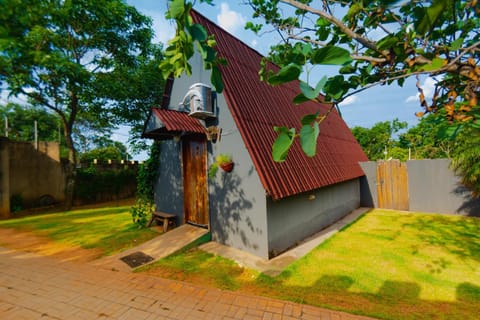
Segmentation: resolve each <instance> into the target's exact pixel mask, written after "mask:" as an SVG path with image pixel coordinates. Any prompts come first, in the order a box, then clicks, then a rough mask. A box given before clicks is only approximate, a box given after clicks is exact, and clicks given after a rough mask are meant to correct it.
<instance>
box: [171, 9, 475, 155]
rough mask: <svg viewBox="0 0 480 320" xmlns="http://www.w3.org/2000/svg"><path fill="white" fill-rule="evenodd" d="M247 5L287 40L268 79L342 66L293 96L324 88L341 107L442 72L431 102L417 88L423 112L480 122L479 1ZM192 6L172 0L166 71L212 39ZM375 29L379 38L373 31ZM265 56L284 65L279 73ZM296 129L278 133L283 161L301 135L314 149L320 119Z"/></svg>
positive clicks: (453, 123)
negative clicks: (370, 92)
mask: <svg viewBox="0 0 480 320" xmlns="http://www.w3.org/2000/svg"><path fill="white" fill-rule="evenodd" d="M201 2H208V3H212V1H201ZM248 4H249V5H250V6H251V7H252V9H253V19H257V18H261V19H262V21H261V23H254V22H252V21H249V22H247V24H246V28H247V29H250V30H252V31H254V32H257V33H260V32H263V31H265V30H266V29H267V28H273V29H274V30H275V31H277V32H278V33H280V34H281V37H282V39H283V41H282V42H281V43H279V44H277V45H274V46H272V47H271V50H270V53H269V55H268V57H266V59H265V60H264V61H263V63H262V66H261V70H260V78H261V79H262V80H264V81H267V82H268V83H270V84H271V85H280V84H282V83H285V82H289V81H295V80H297V79H298V78H299V77H300V75H301V74H302V72H306V71H307V70H308V69H310V68H311V67H312V66H322V65H331V64H333V65H338V66H340V69H339V73H340V74H339V75H335V76H332V77H329V78H327V79H321V80H320V81H319V82H317V83H303V82H300V91H301V94H300V95H298V96H297V97H296V98H295V100H294V102H295V103H301V102H304V101H307V100H314V101H317V102H320V99H319V98H318V94H323V95H324V98H325V101H327V102H328V101H329V102H331V103H332V109H333V108H334V107H335V105H336V104H338V103H339V102H341V101H343V100H344V99H345V98H347V97H349V96H351V95H352V94H355V93H357V92H359V91H362V90H365V89H368V88H370V87H372V86H375V85H383V84H392V83H396V84H398V85H399V86H402V85H403V83H404V81H405V79H406V78H409V77H412V76H419V75H430V76H439V77H438V78H436V79H437V80H436V88H435V92H434V96H433V99H432V101H431V102H427V100H426V99H425V95H424V93H423V89H422V88H421V87H420V86H418V91H419V93H420V95H419V97H420V105H421V107H422V108H423V111H421V112H419V113H418V115H419V116H422V115H423V114H426V113H439V114H442V115H443V116H444V117H443V122H445V123H448V124H449V125H450V127H451V128H454V129H450V130H449V131H452V130H453V131H455V132H457V131H458V130H460V129H463V128H465V127H471V128H473V129H474V130H478V129H479V128H480V107H479V105H478V93H479V91H480V89H479V88H480V85H479V83H480V82H479V79H480V67H479V65H478V63H479V61H480V50H479V48H480V32H479V31H480V30H479V28H480V27H479V26H480V3H479V2H478V1H475V0H461V1H453V0H433V1H403V2H401V3H398V2H397V1H391V0H367V1H360V0H356V1H352V2H348V1H347V2H345V1H337V0H329V1H312V0H303V1H295V0H274V1H272V0H251V1H248ZM192 6H193V3H192V2H190V1H184V0H173V1H171V2H170V9H169V11H168V12H167V18H171V19H173V20H175V22H176V24H177V34H176V37H175V38H174V39H173V40H172V42H171V43H170V46H169V49H167V50H168V52H169V53H168V56H169V57H170V58H169V59H170V62H169V64H167V65H163V66H162V67H164V68H165V69H164V70H165V71H166V72H167V73H168V74H169V73H170V72H172V71H175V73H174V75H175V76H179V75H180V74H181V73H182V72H185V73H187V74H189V73H190V72H191V70H190V66H189V65H188V59H189V58H190V57H191V56H192V55H193V52H194V51H193V43H194V42H195V41H197V42H198V43H202V41H203V39H204V34H203V33H202V37H199V36H198V35H196V33H194V32H193V31H191V30H190V29H191V22H190V19H189V16H188V12H189V10H190V9H191V8H192ZM338 13H344V14H342V16H339V15H338ZM335 14H337V15H335ZM256 21H258V20H256ZM267 31H268V30H267ZM374 33H375V34H376V36H375V37H372V34H374ZM200 46H201V47H202V45H200ZM202 48H203V47H202ZM213 48H214V46H212V47H210V49H213ZM202 50H203V51H205V49H202ZM202 50H201V51H202ZM203 51H202V52H203ZM213 57H214V55H213V54H208V55H205V54H203V58H204V61H205V63H207V64H208V63H212V62H213V63H214V64H215V63H216V61H215V60H214V59H213ZM267 62H271V63H273V64H275V65H277V66H278V67H279V69H278V70H277V71H274V70H272V68H271V67H270V66H271V64H269V63H267ZM167 66H168V67H170V68H167ZM173 66H176V68H175V67H173ZM172 67H173V68H172ZM212 76H213V73H212ZM217 82H218V80H217ZM330 111H331V110H330ZM330 111H329V112H330ZM327 115H328V114H325V115H323V116H319V117H317V119H316V122H317V123H318V124H320V123H321V122H322V121H323V120H324V119H325V116H327ZM291 130H292V129H290V128H275V131H276V132H277V133H278V138H277V140H276V141H275V143H274V145H273V148H272V155H273V158H274V160H275V161H284V160H285V159H286V155H287V154H288V150H289V148H290V147H291V145H292V139H295V138H300V140H301V141H304V142H307V143H305V144H303V143H302V145H305V146H307V147H306V148H304V151H305V153H306V154H307V155H308V156H312V155H314V154H315V152H311V151H312V150H311V146H312V145H314V146H316V137H318V135H317V130H316V129H315V125H313V124H312V125H311V126H310V127H305V129H304V130H302V131H301V132H299V133H298V134H297V133H295V132H292V131H291Z"/></svg>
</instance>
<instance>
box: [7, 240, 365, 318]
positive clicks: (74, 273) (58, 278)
mask: <svg viewBox="0 0 480 320" xmlns="http://www.w3.org/2000/svg"><path fill="white" fill-rule="evenodd" d="M0 319H3V320H6V319H15V320H17V319H88V320H90V319H135V320H142V319H149V320H150V319H182V320H184V319H185V320H190V319H191V320H198V319H200V320H201V319H243V320H247V319H284V320H288V319H329V320H330V319H331V320H334V319H335V320H346V319H349V320H359V319H368V318H365V317H358V316H352V315H349V314H346V313H341V312H335V311H330V310H326V309H320V308H314V307H310V306H304V305H300V304H295V303H290V302H285V301H280V300H274V299H268V298H262V297H254V296H246V295H242V294H238V293H234V292H229V291H222V290H216V289H207V288H202V287H199V286H195V285H191V284H187V283H183V282H178V281H171V280H166V279H160V278H155V277H148V276H144V275H141V274H133V273H125V272H114V271H109V270H105V269H98V268H95V267H93V266H91V265H83V264H75V263H70V262H59V261H57V260H54V259H52V258H49V257H43V256H38V255H35V254H31V253H24V252H19V251H12V250H9V249H5V248H1V247H0Z"/></svg>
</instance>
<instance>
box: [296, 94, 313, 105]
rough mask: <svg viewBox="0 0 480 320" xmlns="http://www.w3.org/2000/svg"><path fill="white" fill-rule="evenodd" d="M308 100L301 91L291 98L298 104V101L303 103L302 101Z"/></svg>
mask: <svg viewBox="0 0 480 320" xmlns="http://www.w3.org/2000/svg"><path fill="white" fill-rule="evenodd" d="M310 100H311V99H309V98H307V97H305V95H304V94H303V93H300V94H298V95H297V96H296V97H295V98H293V103H295V104H300V103H304V102H307V101H310Z"/></svg>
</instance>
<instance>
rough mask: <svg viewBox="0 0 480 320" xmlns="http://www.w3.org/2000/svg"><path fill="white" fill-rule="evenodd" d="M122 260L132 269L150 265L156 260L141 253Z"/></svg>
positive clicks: (135, 253)
mask: <svg viewBox="0 0 480 320" xmlns="http://www.w3.org/2000/svg"><path fill="white" fill-rule="evenodd" d="M120 260H122V261H123V262H125V263H126V264H128V265H129V267H130V268H136V267H139V266H141V265H144V264H146V263H149V262H150V261H153V260H154V259H153V257H150V256H149V255H147V254H145V253H143V252H141V251H137V252H134V253H132V254H129V255H128V256H125V257H122V258H120Z"/></svg>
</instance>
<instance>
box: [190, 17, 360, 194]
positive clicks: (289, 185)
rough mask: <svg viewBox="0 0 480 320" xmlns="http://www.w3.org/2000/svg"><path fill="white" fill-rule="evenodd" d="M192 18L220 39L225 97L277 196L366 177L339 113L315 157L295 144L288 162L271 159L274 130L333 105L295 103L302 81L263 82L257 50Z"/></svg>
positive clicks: (325, 127)
mask: <svg viewBox="0 0 480 320" xmlns="http://www.w3.org/2000/svg"><path fill="white" fill-rule="evenodd" d="M192 17H193V20H194V21H195V22H196V23H200V24H202V25H203V26H205V28H206V29H207V31H208V33H209V34H214V35H215V39H216V41H217V51H218V54H219V55H220V56H221V57H224V58H226V60H227V66H225V67H222V75H223V81H224V84H225V89H224V92H223V93H224V96H225V99H226V101H227V104H228V107H229V109H230V111H231V113H232V115H233V118H234V120H235V122H236V124H237V126H238V128H239V131H240V134H241V136H242V138H243V140H244V141H245V144H246V146H247V149H248V150H249V153H250V156H251V158H252V160H253V163H254V165H255V168H256V169H257V172H258V174H259V176H260V180H261V181H262V184H263V186H264V188H265V190H266V191H267V192H268V194H270V195H271V196H272V198H274V199H281V198H285V197H288V196H291V195H294V194H298V193H302V192H307V191H310V190H314V189H318V188H320V187H324V186H328V185H331V184H335V183H339V182H342V181H346V180H350V179H354V178H357V177H360V176H362V175H363V171H362V169H361V168H360V166H359V165H358V162H359V161H367V157H366V156H365V154H364V153H363V151H362V149H361V148H360V146H359V145H358V143H357V141H356V140H355V138H354V137H353V135H352V134H351V132H350V129H349V128H348V127H347V125H346V124H345V122H344V121H343V120H342V119H341V118H340V116H339V114H338V113H337V112H336V111H333V112H332V113H331V114H330V115H329V116H328V118H327V119H326V120H325V121H324V122H323V123H322V124H321V125H320V137H319V141H318V145H317V147H318V152H317V155H316V156H315V157H313V158H308V157H307V156H305V154H304V153H303V152H302V150H301V147H300V143H299V142H298V141H295V143H294V145H293V147H292V148H291V150H290V152H289V155H288V157H287V160H286V161H285V162H283V163H275V162H274V161H273V160H272V155H271V151H272V145H273V142H274V141H275V138H276V133H275V132H274V131H273V127H274V126H287V127H296V128H297V130H298V129H300V119H301V118H302V116H303V115H305V114H307V113H316V112H317V111H319V110H320V112H321V113H325V112H326V111H327V110H328V108H329V105H327V104H318V103H314V102H306V103H303V104H301V105H298V106H297V105H294V104H293V103H292V101H293V98H294V97H295V96H296V95H297V94H298V92H299V83H298V82H297V81H295V82H291V83H288V84H285V85H281V86H275V87H272V86H270V85H268V84H266V83H264V82H261V81H260V80H259V76H258V70H259V69H260V61H261V59H262V56H261V55H260V54H259V53H258V52H256V51H255V50H253V49H251V48H250V47H248V46H247V45H246V44H244V43H243V42H241V41H240V40H238V39H237V38H235V37H234V36H232V35H230V34H229V33H227V32H226V31H225V30H223V29H221V28H220V27H218V26H216V25H215V24H214V23H213V22H211V21H209V20H208V19H206V18H205V17H203V16H202V15H200V14H198V13H197V12H196V11H193V10H192ZM273 68H274V69H275V68H276V67H273ZM277 70H278V68H277Z"/></svg>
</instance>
